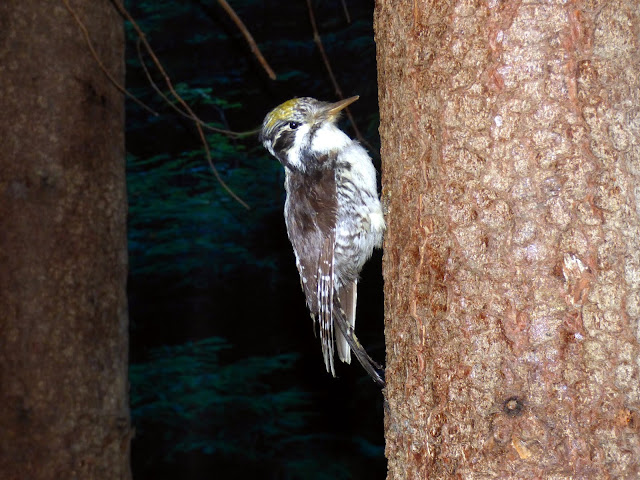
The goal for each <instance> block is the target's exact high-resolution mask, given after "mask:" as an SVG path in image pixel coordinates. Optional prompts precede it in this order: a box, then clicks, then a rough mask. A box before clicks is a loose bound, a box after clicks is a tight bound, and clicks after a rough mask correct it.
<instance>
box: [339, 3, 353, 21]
mask: <svg viewBox="0 0 640 480" xmlns="http://www.w3.org/2000/svg"><path fill="white" fill-rule="evenodd" d="M341 2H342V9H343V10H344V17H345V18H346V19H347V23H351V16H350V15H349V9H348V8H347V2H346V1H345V0H341Z"/></svg>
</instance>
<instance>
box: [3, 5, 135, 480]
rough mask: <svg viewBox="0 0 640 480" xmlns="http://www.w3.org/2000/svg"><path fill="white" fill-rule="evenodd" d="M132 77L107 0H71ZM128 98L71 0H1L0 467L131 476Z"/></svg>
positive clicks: (33, 475) (23, 473) (116, 66)
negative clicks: (107, 74) (66, 1)
mask: <svg viewBox="0 0 640 480" xmlns="http://www.w3.org/2000/svg"><path fill="white" fill-rule="evenodd" d="M70 3H71V5H72V7H73V8H74V9H75V11H76V13H77V15H78V16H79V18H81V19H82V20H83V22H84V24H85V25H86V27H87V29H88V31H89V33H90V35H91V38H92V41H93V42H94V45H95V47H96V51H97V54H98V56H99V57H100V59H101V61H102V62H103V64H104V66H105V68H106V69H107V70H108V71H109V72H110V73H111V74H112V75H113V76H114V77H115V78H116V79H117V80H118V81H120V82H123V78H124V37H123V28H122V22H121V20H120V18H119V16H118V14H117V13H116V12H115V11H114V9H113V7H112V5H111V4H110V2H108V1H103V0H101V1H95V0H72V1H71V2H70ZM123 122H124V105H123V98H122V95H121V94H120V93H119V92H118V91H117V90H116V89H115V88H114V87H113V85H111V84H110V83H109V81H108V80H107V78H106V77H105V75H104V73H103V72H102V71H101V70H100V68H99V66H98V63H97V62H96V60H95V59H94V58H93V57H92V55H91V53H90V51H89V49H88V48H87V45H86V43H85V39H84V37H83V34H82V30H81V29H80V28H79V27H78V25H77V24H76V23H75V21H74V19H73V17H72V15H71V14H70V12H69V11H68V10H67V9H66V8H65V6H64V2H60V1H57V0H56V1H54V0H46V1H38V2H36V1H19V0H3V1H2V2H0V132H1V133H0V195H1V198H2V199H1V200H0V265H1V267H0V422H1V432H2V433H1V434H0V478H2V479H6V480H12V479H19V480H25V479H29V480H38V479H81V480H87V479H101V480H102V479H127V478H130V473H129V437H130V434H129V412H128V399H127V390H128V385H127V313H126V295H125V283H126V261H127V259H126V192H125V164H124V142H123V136H124V123H123Z"/></svg>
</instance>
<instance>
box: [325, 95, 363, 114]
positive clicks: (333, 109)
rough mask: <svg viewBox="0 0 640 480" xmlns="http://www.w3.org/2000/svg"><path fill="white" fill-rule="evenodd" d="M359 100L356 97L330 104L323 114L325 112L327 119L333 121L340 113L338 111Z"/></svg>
mask: <svg viewBox="0 0 640 480" xmlns="http://www.w3.org/2000/svg"><path fill="white" fill-rule="evenodd" d="M359 98H360V96H359V95H356V96H355V97H349V98H345V99H344V100H340V101H339V102H336V103H332V104H330V105H328V106H327V109H326V110H325V112H326V114H327V116H328V117H329V119H330V120H333V119H334V118H336V117H337V116H338V114H339V113H340V111H341V110H342V109H343V108H345V107H347V106H349V105H351V104H352V103H353V102H355V101H356V100H358V99H359Z"/></svg>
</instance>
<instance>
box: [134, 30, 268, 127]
mask: <svg viewBox="0 0 640 480" xmlns="http://www.w3.org/2000/svg"><path fill="white" fill-rule="evenodd" d="M140 43H141V40H140V38H138V40H137V41H136V50H137V53H138V61H139V62H140V65H141V66H142V70H143V71H144V74H145V76H146V77H147V80H148V82H149V84H150V85H151V87H152V88H153V89H154V90H155V92H156V93H157V94H158V96H159V97H160V98H162V99H163V100H164V101H165V103H166V104H167V105H169V106H170V107H171V108H172V109H173V110H175V111H176V113H178V114H180V115H182V116H183V117H185V118H188V119H189V120H191V121H194V122H197V123H199V124H200V125H202V127H203V128H206V129H207V130H210V131H212V132H216V133H221V134H224V135H227V136H229V137H232V138H242V137H248V136H251V135H256V134H257V133H258V132H259V131H260V130H259V129H255V130H248V131H246V132H234V131H233V130H225V129H222V128H216V127H212V126H211V125H209V124H207V123H205V122H204V121H203V120H201V119H200V118H199V117H194V116H192V115H190V114H189V113H187V112H185V111H184V110H181V109H180V108H179V107H178V106H177V105H176V104H175V103H174V102H173V101H171V99H170V98H169V97H167V96H166V95H165V94H164V92H163V91H162V90H160V87H158V85H157V84H156V82H154V80H153V78H152V77H151V72H149V69H148V68H147V64H146V63H145V61H144V59H143V58H142V50H141V49H140Z"/></svg>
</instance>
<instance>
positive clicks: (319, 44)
mask: <svg viewBox="0 0 640 480" xmlns="http://www.w3.org/2000/svg"><path fill="white" fill-rule="evenodd" d="M307 10H309V20H311V28H312V29H313V40H314V41H315V42H316V45H317V47H318V50H319V51H320V55H321V56H322V60H323V62H324V65H325V67H326V68H327V72H328V73H329V77H330V78H331V83H332V84H333V88H334V89H335V91H336V95H337V96H338V98H340V99H341V100H342V99H343V98H344V95H343V93H342V89H341V88H340V85H338V81H337V80H336V77H335V75H334V74H333V69H332V68H331V63H329V57H327V54H326V52H325V51H324V46H323V45H322V39H321V38H320V34H319V33H318V27H317V25H316V16H315V15H314V14H313V7H312V6H311V0H307ZM345 112H346V114H347V118H348V119H349V121H350V122H351V126H353V131H354V132H355V134H356V137H357V138H358V140H359V141H360V143H364V144H366V145H367V146H368V147H369V148H370V149H371V146H370V145H369V144H368V142H367V141H366V140H365V139H364V137H363V136H362V135H361V134H360V130H358V126H357V125H356V122H355V120H354V119H353V116H352V115H351V111H350V110H349V107H347V108H345Z"/></svg>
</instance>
